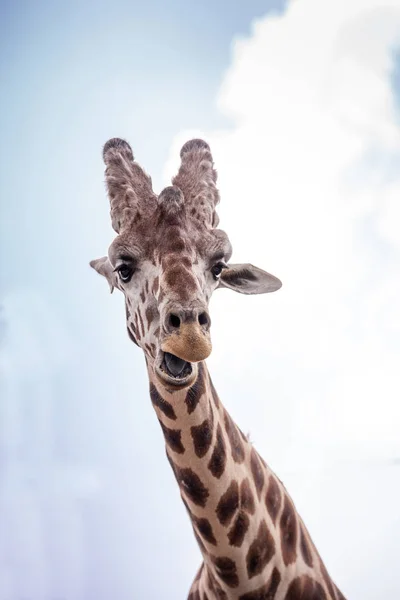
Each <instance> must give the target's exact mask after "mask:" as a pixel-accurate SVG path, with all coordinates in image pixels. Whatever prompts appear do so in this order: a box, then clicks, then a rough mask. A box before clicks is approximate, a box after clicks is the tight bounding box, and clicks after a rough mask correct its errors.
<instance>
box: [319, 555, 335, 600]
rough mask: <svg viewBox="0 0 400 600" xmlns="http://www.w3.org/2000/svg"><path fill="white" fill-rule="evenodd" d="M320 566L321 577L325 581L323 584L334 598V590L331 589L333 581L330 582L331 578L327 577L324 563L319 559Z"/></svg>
mask: <svg viewBox="0 0 400 600" xmlns="http://www.w3.org/2000/svg"><path fill="white" fill-rule="evenodd" d="M320 567H321V573H322V577H323V578H324V581H325V585H326V587H327V588H328V592H329V593H330V595H331V596H332V598H334V597H335V590H334V589H333V582H332V579H331V578H330V577H329V575H328V571H327V570H326V567H325V565H324V563H323V562H322V560H320Z"/></svg>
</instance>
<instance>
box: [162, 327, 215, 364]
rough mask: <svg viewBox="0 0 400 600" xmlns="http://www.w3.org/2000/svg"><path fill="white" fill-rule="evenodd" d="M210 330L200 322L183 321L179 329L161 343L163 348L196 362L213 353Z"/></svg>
mask: <svg viewBox="0 0 400 600" xmlns="http://www.w3.org/2000/svg"><path fill="white" fill-rule="evenodd" d="M211 349H212V346H211V339H210V333H209V331H207V330H205V328H204V327H202V326H201V325H200V324H199V323H196V322H192V323H183V324H182V325H181V326H180V327H179V329H177V330H176V331H174V332H173V333H171V334H169V335H168V336H167V337H166V338H165V339H164V340H163V342H162V344H161V350H162V351H163V352H167V353H169V354H172V355H174V356H176V357H177V358H180V359H182V360H183V361H186V362H189V363H194V362H200V361H202V360H205V359H206V358H208V357H209V356H210V354H211Z"/></svg>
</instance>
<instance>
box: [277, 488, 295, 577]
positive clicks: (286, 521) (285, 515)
mask: <svg viewBox="0 0 400 600" xmlns="http://www.w3.org/2000/svg"><path fill="white" fill-rule="evenodd" d="M280 528H281V542H282V558H283V562H284V563H285V565H286V566H287V565H290V564H291V563H293V562H295V560H296V558H297V553H296V543H297V518H296V514H295V512H294V508H293V505H292V502H291V501H290V500H289V497H288V496H285V502H284V505H283V511H282V515H281V520H280Z"/></svg>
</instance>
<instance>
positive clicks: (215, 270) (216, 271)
mask: <svg viewBox="0 0 400 600" xmlns="http://www.w3.org/2000/svg"><path fill="white" fill-rule="evenodd" d="M226 268H227V265H226V264H225V263H224V262H222V261H219V262H217V263H216V264H215V265H214V266H213V267H211V273H212V275H213V277H214V279H215V280H218V279H219V277H220V275H221V273H222V271H223V270H224V269H226Z"/></svg>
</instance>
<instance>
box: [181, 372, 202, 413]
mask: <svg viewBox="0 0 400 600" xmlns="http://www.w3.org/2000/svg"><path fill="white" fill-rule="evenodd" d="M198 369H199V372H198V375H197V379H196V381H195V382H194V384H193V385H192V387H190V388H189V389H188V392H187V394H186V398H185V404H186V406H187V411H188V413H189V415H190V414H191V413H192V412H193V411H194V409H195V408H196V406H197V405H198V403H199V401H200V398H201V397H202V395H203V394H204V392H205V391H206V386H205V381H204V366H203V363H202V362H201V363H199V366H198Z"/></svg>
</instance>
